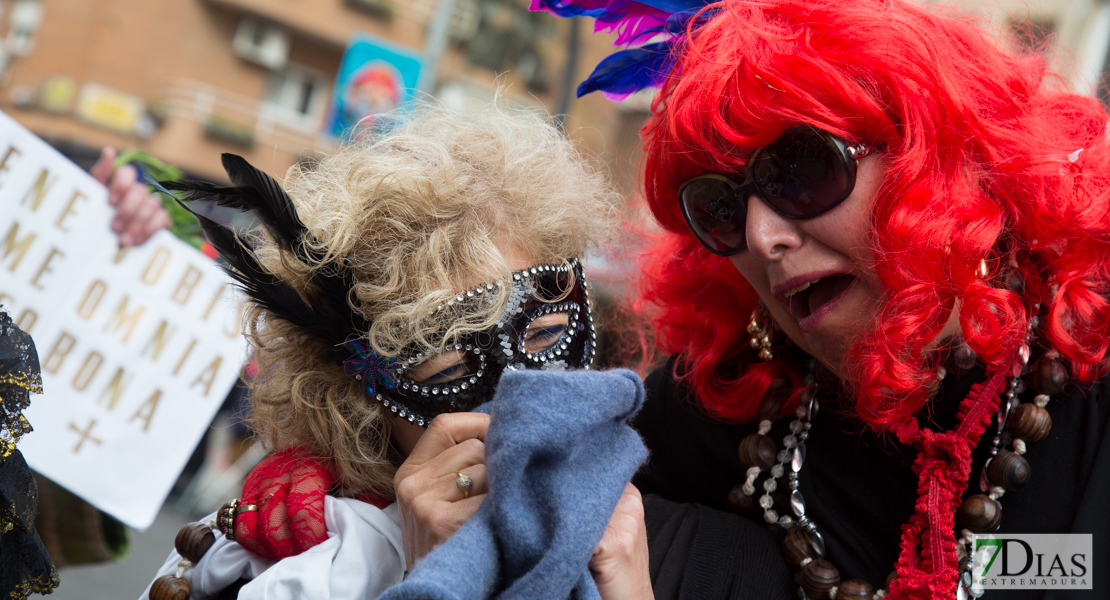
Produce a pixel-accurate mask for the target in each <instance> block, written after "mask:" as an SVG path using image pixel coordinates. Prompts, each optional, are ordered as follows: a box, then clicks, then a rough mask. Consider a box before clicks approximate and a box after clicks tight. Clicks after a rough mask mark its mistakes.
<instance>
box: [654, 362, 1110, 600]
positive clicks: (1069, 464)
mask: <svg viewBox="0 0 1110 600" xmlns="http://www.w3.org/2000/svg"><path fill="white" fill-rule="evenodd" d="M671 372H672V365H667V366H666V367H664V368H663V369H660V370H658V371H656V372H654V373H652V374H651V376H649V377H648V378H647V381H646V384H645V386H646V388H647V400H646V401H645V403H644V407H643V410H642V411H641V412H640V414H639V415H638V416H637V417H636V420H635V422H634V423H633V426H634V427H636V428H637V429H638V430H639V431H640V433H641V435H642V436H643V438H644V443H645V444H646V445H647V447H648V449H649V451H650V452H651V456H650V458H649V460H648V462H647V464H646V465H645V466H644V467H643V468H642V469H641V470H640V472H639V473H637V475H636V477H635V478H634V479H633V483H634V484H635V485H636V486H637V487H638V488H639V489H640V491H641V492H643V493H644V494H657V495H659V496H661V497H662V498H665V499H667V500H671V501H673V502H680V503H699V504H703V505H707V506H709V507H712V508H714V509H718V510H722V511H723V510H725V509H726V506H725V500H726V497H727V495H728V492H729V490H730V489H732V487H733V486H734V485H737V484H739V483H743V481H744V479H745V471H746V468H745V467H744V466H743V465H742V464H741V463H740V460H739V458H738V455H737V447H738V446H739V444H740V441H741V440H742V439H743V438H744V437H745V436H747V435H749V434H751V433H754V432H755V431H756V429H757V424H756V423H747V424H741V425H729V424H725V423H721V422H719V421H716V420H714V419H713V418H711V417H709V416H708V414H707V413H706V412H705V410H704V409H702V408H701V407H700V406H699V405H698V404H697V402H696V400H695V398H693V396H692V395H691V393H690V391H689V389H688V388H687V387H686V386H684V385H682V384H678V383H676V382H675V381H674V379H673V377H672V376H671ZM982 379H983V372H982V371H981V370H975V371H972V372H969V373H966V374H964V375H963V376H961V377H954V376H951V375H950V376H949V377H947V378H946V380H945V381H944V384H943V389H942V391H941V393H940V394H939V396H938V399H936V400H934V401H932V402H931V404H930V406H929V407H928V408H927V410H926V411H925V412H928V413H931V414H932V417H931V418H930V419H929V420H928V421H929V423H928V425H929V426H930V427H932V428H933V429H937V430H945V429H950V428H951V427H952V426H953V424H954V421H955V415H956V411H957V409H958V407H959V404H960V401H961V400H962V399H963V398H964V397H965V396H966V395H967V393H968V391H969V390H970V388H971V386H972V385H973V384H974V383H975V382H977V381H980V380H982ZM1106 384H1107V381H1106V380H1102V381H1099V382H1097V383H1096V384H1094V385H1090V386H1083V387H1080V386H1077V385H1072V386H1070V387H1069V388H1068V389H1067V390H1066V391H1065V393H1063V394H1060V395H1058V396H1054V397H1053V398H1052V400H1051V402H1050V403H1049V404H1048V406H1047V407H1046V408H1047V409H1048V411H1049V413H1050V414H1051V416H1052V430H1051V433H1050V434H1049V436H1048V437H1047V438H1046V439H1044V440H1042V441H1041V442H1038V443H1036V444H1029V445H1028V450H1027V453H1026V454H1025V458H1026V459H1027V460H1028V461H1029V466H1030V479H1029V482H1028V484H1027V485H1026V486H1025V487H1024V488H1023V489H1021V490H1018V491H1016V492H1010V493H1007V494H1006V495H1005V496H1003V497H1002V498H1001V500H1000V503H1001V504H1002V506H1003V510H1002V523H1001V528H1000V530H999V532H1000V533H1091V534H1093V543H1094V548H1093V556H1092V563H1093V564H1092V565H1090V566H1091V567H1092V571H1093V584H1094V587H1095V589H1094V590H1093V591H1082V592H1073V593H1072V594H1073V595H1067V593H1064V592H1061V591H1060V590H1054V591H1052V592H1050V593H1046V591H1045V590H1021V591H1005V592H1002V591H991V590H988V591H987V597H992V596H993V597H998V596H1002V597H1005V598H1015V599H1035V598H1036V599H1040V598H1045V599H1051V600H1057V599H1062V598H1107V597H1110V572H1108V571H1107V569H1106V567H1107V566H1110V515H1108V514H1107V510H1108V509H1110V443H1104V442H1103V439H1104V434H1105V428H1106V421H1107V415H1110V399H1108V398H1107V397H1106V396H1107V393H1105V392H1104V388H1105V386H1106ZM1033 395H1034V394H1033V392H1032V391H1026V392H1025V393H1024V394H1022V400H1023V401H1025V402H1029V401H1032V398H1033ZM818 398H819V399H820V401H821V410H820V411H819V412H818V414H817V416H816V417H815V418H814V420H813V423H812V428H811V430H810V434H809V439H808V440H807V441H806V446H807V448H806V449H807V457H806V461H805V464H804V467H803V469H802V471H801V474H800V477H799V482H800V485H801V491H802V493H803V496H804V498H805V500H806V514H807V515H808V516H809V517H810V518H811V519H813V520H814V521H815V522H816V524H817V527H818V530H819V531H820V532H821V533H822V535H823V536H824V539H825V542H826V547H827V554H826V557H827V558H828V559H829V560H830V561H831V562H832V563H833V564H834V565H836V567H837V568H838V569H839V570H840V574H841V578H842V580H843V579H851V578H861V579H864V580H866V581H868V582H870V583H871V585H873V586H874V587H875V589H879V588H883V587H886V586H885V582H886V577H887V575H888V574H889V573H890V572H891V571H892V570H893V568H894V563H895V561H896V560H897V558H898V553H899V544H900V542H901V527H902V525H903V524H904V523H905V522H906V521H907V520H908V519H909V517H910V516H911V515H912V514H913V507H914V503H915V502H916V500H917V481H918V478H917V476H916V475H914V473H913V472H912V471H911V466H912V464H913V461H914V458H915V457H916V451H915V450H914V448H913V447H911V446H905V445H903V444H900V443H898V441H897V439H895V438H894V437H893V436H886V435H878V434H875V433H874V432H872V431H871V430H870V429H869V428H867V427H866V426H864V425H863V424H862V423H861V422H860V421H859V420H858V418H854V417H851V416H849V415H848V414H847V413H846V411H845V407H844V406H842V405H838V401H837V399H836V393H835V392H832V391H829V392H824V393H820V394H819V395H818ZM788 423H789V419H783V420H781V421H780V422H779V423H777V424H776V426H775V428H774V429H772V432H771V434H770V435H771V436H772V437H773V439H775V441H776V444H778V445H779V447H781V440H782V436H783V435H785V427H786V425H787V424H788ZM923 424H924V419H923ZM996 426H997V424H996V422H995V418H992V420H991V423H990V425H988V427H987V430H986V432H985V433H984V434H983V437H982V438H981V440H980V443H979V445H978V447H977V448H976V450H975V452H974V453H973V463H972V482H971V483H970V485H969V486H968V489H967V491H966V493H965V496H967V495H971V494H975V493H979V485H978V481H979V473H980V472H981V469H982V465H983V463H984V462H985V460H986V457H987V455H988V453H989V448H990V444H991V442H992V439H993V436H994V432H995V428H996ZM780 482H783V483H784V480H780ZM782 487H783V488H785V487H786V486H785V485H783V486H782ZM781 493H782V492H781V491H780V492H777V494H781ZM759 494H762V489H758V490H757V496H758V495H759ZM776 497H777V498H778V497H779V496H776ZM781 498H785V496H782V497H781ZM776 503H777V506H776V508H778V509H779V513H780V514H784V512H785V511H784V510H782V509H781V507H782V506H784V505H785V503H784V502H783V501H782V500H781V499H778V500H776ZM645 507H646V509H647V512H648V528H649V539H650V540H651V544H650V549H651V551H652V552H653V553H657V554H658V553H660V552H663V551H664V550H665V549H664V548H663V547H661V546H663V545H664V544H666V543H667V540H668V539H670V538H672V537H674V536H673V535H671V536H659V535H658V534H657V532H655V531H653V530H652V519H653V518H654V519H656V520H665V517H660V516H654V517H653V515H652V512H653V511H659V510H660V509H659V507H658V506H655V507H652V506H650V505H645ZM737 518H743V517H737ZM759 522H760V524H762V519H760V520H759ZM757 529H758V532H759V533H760V534H763V535H751V534H747V535H748V538H749V539H748V540H746V541H745V542H744V543H746V544H749V545H750V546H752V547H753V548H756V549H760V548H764V547H765V544H766V542H767V538H768V537H769V535H767V534H765V533H764V531H765V528H763V527H759V528H757ZM653 534H656V535H655V536H654V537H653ZM655 538H660V540H663V541H660V540H657V539H655ZM672 554H673V553H672ZM688 560H689V563H690V564H689V566H687V568H686V570H687V572H690V569H691V568H693V567H695V566H696V565H695V564H694V563H695V562H698V561H700V560H703V559H696V557H695V556H694V555H693V554H689V555H688ZM780 560H781V559H780ZM718 562H719V564H718V565H717V566H718V567H719V568H720V569H724V570H725V571H728V570H729V569H731V570H740V571H745V570H747V569H748V568H749V567H748V566H747V565H746V564H744V563H740V564H736V563H733V564H732V565H729V564H728V563H727V561H724V560H723V559H719V560H718ZM783 562H785V561H783ZM653 566H654V565H653ZM725 571H719V572H725ZM653 575H655V572H654V571H653ZM772 576H773V577H776V578H777V577H779V576H780V575H779V573H778V572H777V571H776V572H774V573H773V575H772ZM729 577H732V575H729ZM749 581H750V576H749ZM660 583H664V584H665V582H660ZM664 587H665V586H664ZM657 597H690V598H693V597H698V598H709V597H710V596H705V595H701V596H684V595H681V594H680V595H670V596H667V595H666V594H663V595H659V596H657ZM717 597H722V598H724V597H738V596H729V595H721V596H717Z"/></svg>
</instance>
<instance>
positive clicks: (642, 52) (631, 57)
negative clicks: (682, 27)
mask: <svg viewBox="0 0 1110 600" xmlns="http://www.w3.org/2000/svg"><path fill="white" fill-rule="evenodd" d="M674 46H675V40H673V39H671V40H666V41H663V42H655V43H652V44H646V45H644V46H641V47H639V48H629V49H628V50H621V51H619V52H614V53H613V54H610V55H609V56H607V57H606V58H605V60H603V61H601V62H600V63H598V65H597V67H596V68H594V72H593V73H590V76H589V77H587V78H586V80H585V81H583V82H582V83H581V84H579V85H578V97H579V98H581V97H582V96H584V95H586V94H589V93H590V92H596V91H598V90H600V91H602V92H605V93H607V94H612V95H615V96H620V95H628V94H632V93H635V92H638V91H640V90H642V89H644V88H647V87H655V86H658V85H659V84H660V83H662V81H663V78H664V77H665V76H666V74H667V72H668V71H670V69H671V66H672V63H673V62H674V56H673V55H672V50H673V49H674Z"/></svg>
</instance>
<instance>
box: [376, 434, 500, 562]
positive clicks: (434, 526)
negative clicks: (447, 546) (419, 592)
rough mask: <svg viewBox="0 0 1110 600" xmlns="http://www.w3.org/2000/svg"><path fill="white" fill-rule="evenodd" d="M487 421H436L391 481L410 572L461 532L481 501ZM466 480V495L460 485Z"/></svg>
mask: <svg viewBox="0 0 1110 600" xmlns="http://www.w3.org/2000/svg"><path fill="white" fill-rule="evenodd" d="M488 427H489V415H484V414H478V413H455V414H444V415H439V416H438V417H436V418H435V420H434V421H432V424H431V425H429V426H428V430H427V431H426V432H425V433H424V435H422V436H421V437H420V440H419V441H418V442H417V444H416V446H415V447H414V448H413V451H412V452H411V453H410V454H409V457H408V458H407V459H406V460H405V462H404V463H403V464H402V465H401V466H400V468H398V469H397V474H396V475H395V476H394V478H393V484H394V489H395V490H396V493H397V504H398V506H399V508H400V512H401V533H402V535H401V537H402V539H403V540H404V543H405V561H406V565H408V567H409V568H410V569H411V568H412V567H413V566H415V565H416V561H418V560H420V559H421V558H422V557H423V556H424V555H425V554H427V553H428V552H431V551H432V549H433V548H435V547H436V546H438V545H439V544H442V543H443V542H444V541H445V540H447V538H449V537H451V535H453V534H454V533H455V531H457V530H458V528H459V527H462V525H463V523H465V522H466V521H467V520H468V519H469V518H470V517H472V516H473V515H474V512H475V511H477V510H478V507H479V506H481V504H482V501H483V500H484V499H485V493H486V488H487V477H486V468H485V442H484V441H483V440H484V439H485V436H486V429H488ZM460 474H462V475H465V476H466V477H467V478H469V479H470V482H469V483H470V486H469V490H465V489H463V488H465V487H466V486H465V485H464V484H465V479H464V480H463V481H460Z"/></svg>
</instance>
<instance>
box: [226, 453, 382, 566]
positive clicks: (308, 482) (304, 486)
mask: <svg viewBox="0 0 1110 600" xmlns="http://www.w3.org/2000/svg"><path fill="white" fill-rule="evenodd" d="M338 481H339V479H338V476H337V475H336V474H335V471H334V469H333V468H332V467H331V465H330V464H328V462H327V461H325V460H324V459H322V458H319V457H316V456H313V455H312V454H310V453H309V452H308V451H306V450H304V449H303V448H297V447H293V448H288V449H285V450H282V451H281V452H278V453H276V454H273V455H271V456H269V457H267V458H266V459H265V460H263V461H262V462H261V463H259V464H258V466H257V467H255V468H254V470H253V471H251V473H250V475H248V476H247V481H246V483H244V484H243V495H242V498H241V499H240V501H239V506H245V505H248V504H254V505H257V506H258V510H249V511H244V512H241V513H239V515H238V517H236V519H235V540H236V541H237V542H239V544H240V545H241V546H243V547H244V548H246V549H247V550H249V551H250V552H253V553H254V554H257V555H258V556H261V557H263V558H267V559H270V560H281V559H283V558H286V557H289V556H296V555H298V554H300V553H301V552H304V551H305V550H308V549H309V548H311V547H313V546H315V545H316V544H319V543H320V542H323V541H324V540H326V539H328V532H327V529H326V527H325V523H324V496H325V495H327V493H328V490H330V489H332V488H333V487H335V485H336V484H337V483H338ZM357 498H358V499H359V500H362V501H363V502H369V503H370V504H373V505H375V506H377V507H378V508H385V507H386V506H388V505H389V504H390V502H392V499H389V498H385V497H383V496H380V495H378V494H374V493H372V492H364V493H363V494H361V495H359V496H358V497H357Z"/></svg>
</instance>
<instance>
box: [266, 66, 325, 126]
mask: <svg viewBox="0 0 1110 600" xmlns="http://www.w3.org/2000/svg"><path fill="white" fill-rule="evenodd" d="M324 81H325V79H324V76H323V74H322V73H319V72H316V71H313V70H311V69H307V68H305V67H301V66H297V65H292V64H291V65H289V66H287V67H286V68H284V69H281V70H280V71H274V72H273V74H271V75H270V82H269V85H268V86H267V88H266V95H265V97H264V98H263V100H262V110H261V112H262V113H263V114H264V115H267V116H269V117H270V118H272V119H273V120H275V121H279V122H282V123H286V124H289V125H293V126H296V127H301V128H312V129H315V128H316V127H317V125H318V124H319V117H320V114H321V112H322V110H323V106H324V103H325V100H326V98H325V94H326V92H327V90H326V87H327V86H326V85H325V84H324Z"/></svg>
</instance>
